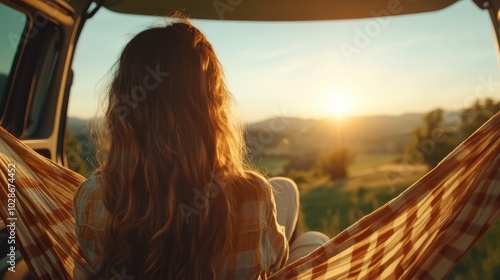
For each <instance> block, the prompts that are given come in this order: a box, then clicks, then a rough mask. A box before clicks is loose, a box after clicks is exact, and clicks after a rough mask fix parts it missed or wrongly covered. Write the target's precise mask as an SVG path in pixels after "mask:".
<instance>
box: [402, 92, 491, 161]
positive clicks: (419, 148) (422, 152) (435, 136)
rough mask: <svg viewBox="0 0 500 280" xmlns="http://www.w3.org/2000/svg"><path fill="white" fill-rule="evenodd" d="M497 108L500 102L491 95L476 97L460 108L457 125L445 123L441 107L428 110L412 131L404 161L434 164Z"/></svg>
mask: <svg viewBox="0 0 500 280" xmlns="http://www.w3.org/2000/svg"><path fill="white" fill-rule="evenodd" d="M499 110H500V102H497V103H495V102H494V101H493V99H491V98H488V99H485V100H484V101H483V102H481V101H479V100H478V101H476V102H475V103H474V104H473V105H472V106H470V107H469V108H465V109H464V110H463V111H462V112H460V119H461V122H460V125H459V126H457V125H455V126H449V125H446V123H445V122H444V118H443V115H444V112H443V110H441V109H436V110H433V111H431V112H429V113H427V114H426V115H425V116H424V117H423V122H424V127H417V128H416V129H415V130H414V131H413V142H412V143H411V144H410V145H408V147H407V149H406V151H405V155H404V158H403V161H405V162H406V163H409V164H415V163H426V164H428V165H429V166H430V167H431V168H432V167H435V166H436V165H437V164H438V163H439V162H440V161H441V160H443V159H444V158H445V157H446V156H447V155H448V154H449V153H450V152H451V151H453V149H455V148H456V147H457V146H458V145H459V144H460V143H461V142H462V141H463V140H465V139H466V138H467V137H469V136H470V135H471V134H472V133H474V131H476V130H477V129H478V128H479V127H480V126H481V125H482V124H484V123H485V122H486V121H487V120H488V119H489V118H491V117H492V116H493V115H494V114H496V113H497V112H498V111H499Z"/></svg>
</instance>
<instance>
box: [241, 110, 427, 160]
mask: <svg viewBox="0 0 500 280" xmlns="http://www.w3.org/2000/svg"><path fill="white" fill-rule="evenodd" d="M422 117H423V114H405V115H401V116H366V117H353V118H349V119H345V120H340V121H337V120H333V119H320V120H305V119H299V118H272V119H269V120H266V121H261V122H258V123H254V124H250V125H248V126H247V142H248V144H249V148H250V149H251V150H252V151H253V152H257V153H258V152H265V153H267V154H275V155H295V156H303V155H308V154H317V153H320V152H324V151H328V150H331V149H333V148H334V147H335V146H339V145H341V146H348V147H350V148H351V149H353V150H354V151H358V152H401V151H402V150H403V149H404V147H405V146H406V145H407V143H408V142H409V141H410V140H411V137H412V132H413V130H414V129H415V128H416V127H417V126H423V122H422ZM263 147H264V148H263Z"/></svg>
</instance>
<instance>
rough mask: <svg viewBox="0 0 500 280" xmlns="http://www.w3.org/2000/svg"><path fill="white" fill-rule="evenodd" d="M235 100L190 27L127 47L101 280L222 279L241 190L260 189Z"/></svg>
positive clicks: (181, 25)
mask: <svg viewBox="0 0 500 280" xmlns="http://www.w3.org/2000/svg"><path fill="white" fill-rule="evenodd" d="M231 103H232V97H231V95H230V93H229V92H228V90H227V88H226V86H225V84H224V80H223V72H222V68H221V65H220V63H219V61H218V59H217V57H216V55H215V52H214V50H213V48H212V46H211V45H210V43H209V42H208V41H207V39H206V38H205V36H204V35H203V34H202V33H201V32H200V31H199V30H198V29H196V28H195V27H194V26H193V25H192V24H191V23H190V22H189V21H188V20H185V19H179V20H177V21H175V22H174V23H171V24H169V25H168V26H166V27H157V28H151V29H148V30H145V31H143V32H141V33H139V34H138V35H136V36H135V37H134V38H133V39H132V40H131V41H130V42H129V43H128V44H127V45H126V46H125V48H124V50H123V52H122V54H121V57H120V58H119V61H118V63H117V65H116V69H115V73H114V78H113V80H112V81H111V84H110V88H109V97H108V105H107V109H106V113H105V118H104V126H105V130H106V133H105V136H104V137H101V140H100V141H101V145H102V148H103V150H104V151H105V152H104V154H105V156H104V159H103V161H102V164H101V167H100V168H99V172H100V173H101V176H100V177H99V178H100V179H98V180H99V181H98V183H99V185H101V189H102V197H103V203H104V205H105V207H106V209H107V210H108V211H109V214H110V218H109V219H108V221H107V224H106V231H105V233H104V236H103V238H102V240H101V241H100V242H102V250H103V262H102V266H101V267H100V270H99V274H98V278H100V279H109V278H112V277H114V275H116V274H117V273H118V274H121V273H123V272H125V273H127V275H133V276H135V277H136V278H135V279H214V278H216V273H217V269H218V267H219V266H220V265H221V263H222V262H223V260H224V256H226V255H227V254H228V252H230V251H231V250H232V249H233V247H234V242H233V241H234V240H235V234H236V233H235V231H236V230H235V229H234V222H235V216H236V214H235V212H236V209H237V204H238V202H237V197H238V195H239V194H238V190H242V189H244V188H245V187H251V186H254V185H255V184H256V182H255V176H250V175H249V174H255V173H251V172H250V173H249V172H247V171H245V170H246V168H247V167H246V166H245V164H244V142H243V139H242V132H241V128H240V126H239V125H238V124H237V122H235V121H234V118H233V116H232V113H231V112H232V111H231ZM252 178H253V179H252Z"/></svg>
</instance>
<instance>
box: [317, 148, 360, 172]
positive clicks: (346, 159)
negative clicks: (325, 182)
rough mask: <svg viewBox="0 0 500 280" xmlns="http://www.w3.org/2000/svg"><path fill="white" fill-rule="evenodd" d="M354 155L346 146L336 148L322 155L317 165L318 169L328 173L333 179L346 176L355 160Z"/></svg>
mask: <svg viewBox="0 0 500 280" xmlns="http://www.w3.org/2000/svg"><path fill="white" fill-rule="evenodd" d="M353 160H354V155H353V154H352V153H351V151H350V150H349V149H348V148H346V147H341V148H337V149H334V150H333V151H331V152H329V153H327V154H325V155H324V156H322V157H320V158H319V159H318V160H317V162H316V165H315V169H316V171H317V172H318V173H319V174H321V175H327V176H329V177H330V179H331V180H335V179H339V178H346V177H347V168H348V167H349V165H350V164H351V163H352V162H353Z"/></svg>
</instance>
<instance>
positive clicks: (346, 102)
mask: <svg viewBox="0 0 500 280" xmlns="http://www.w3.org/2000/svg"><path fill="white" fill-rule="evenodd" d="M325 105H327V106H328V109H329V111H330V115H332V116H334V117H335V118H337V119H343V118H346V117H348V116H350V115H351V114H352V108H353V100H352V97H350V96H349V95H348V94H346V93H341V92H335V93H331V94H330V95H329V96H328V101H327V104H325Z"/></svg>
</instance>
